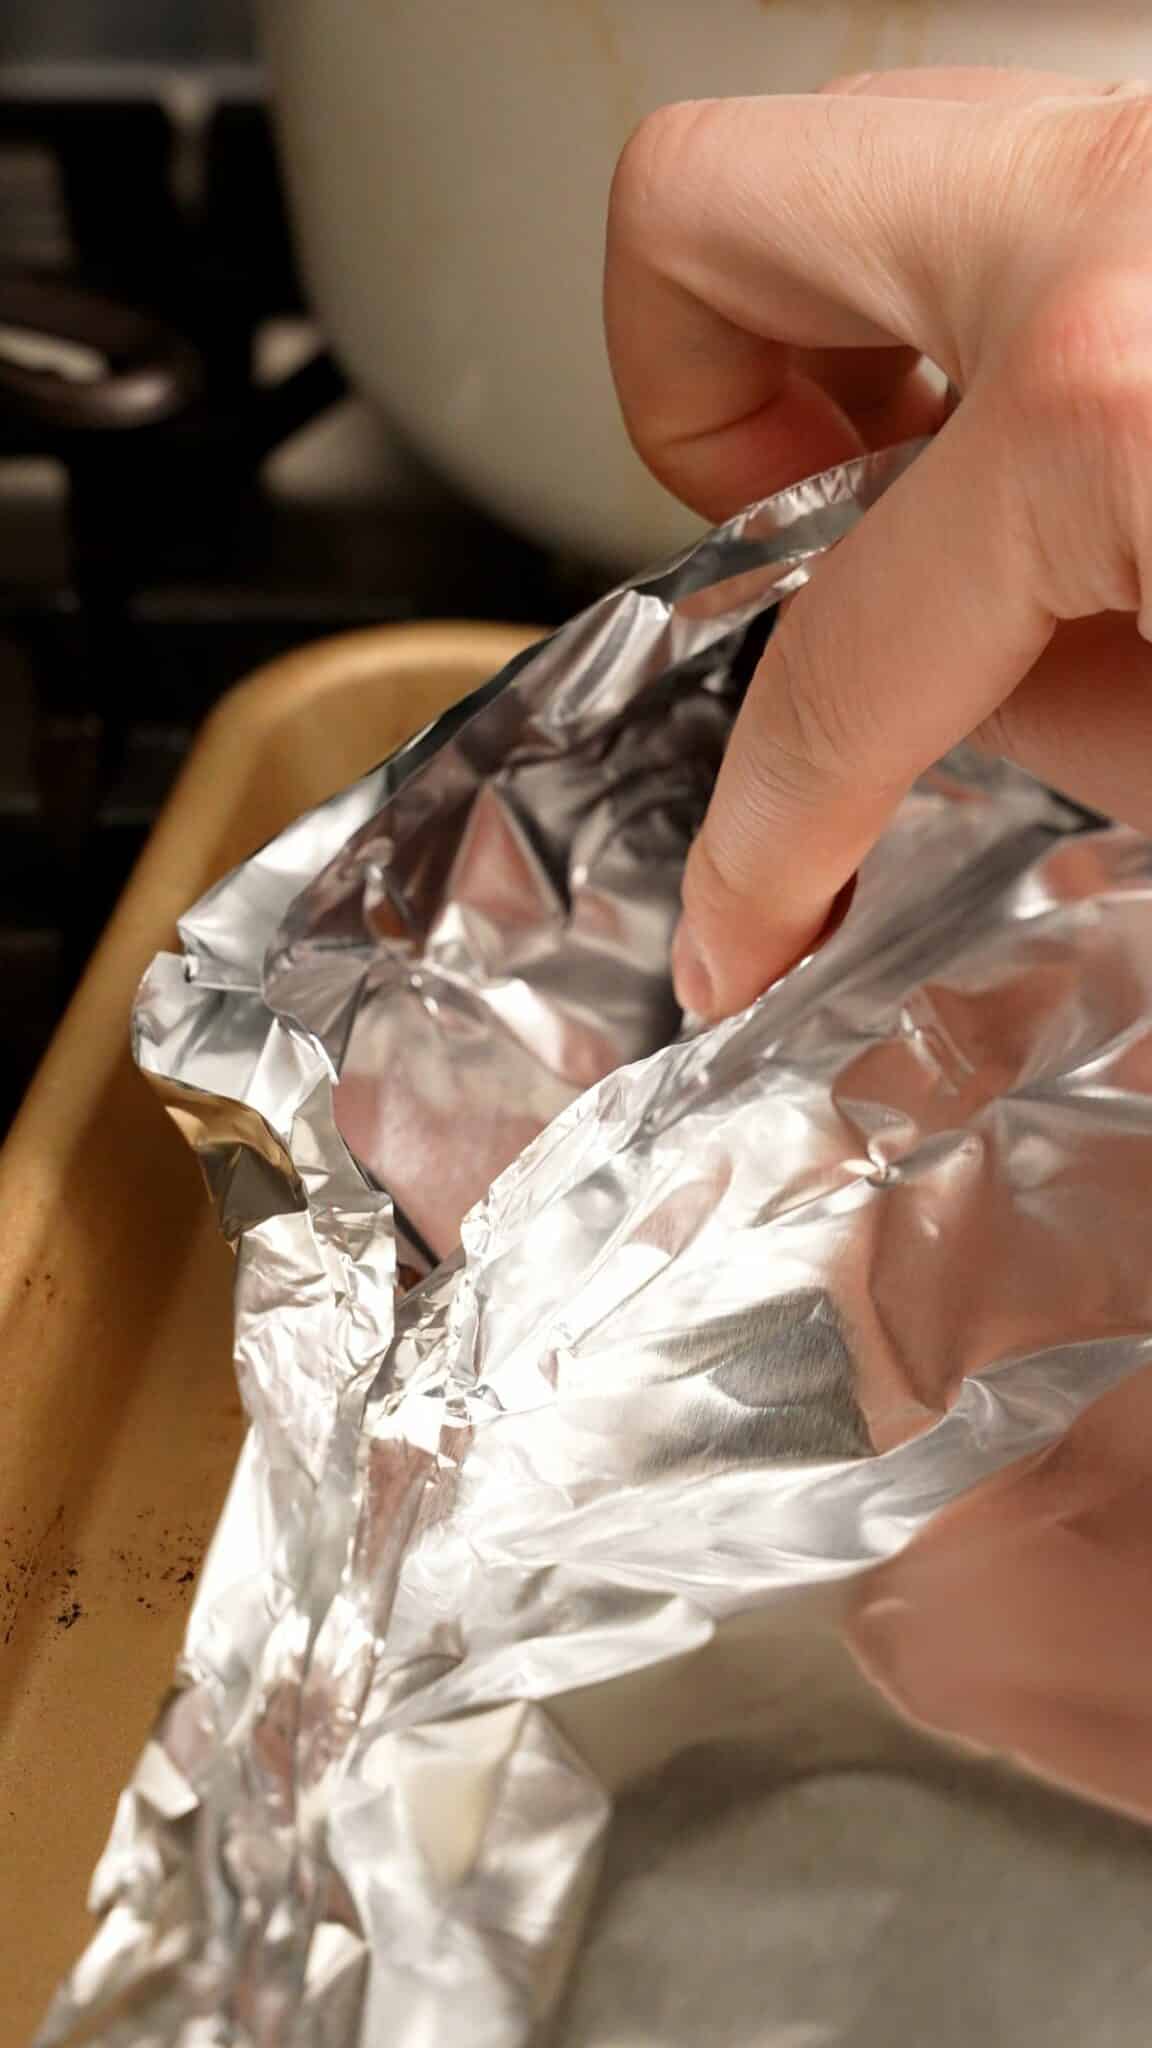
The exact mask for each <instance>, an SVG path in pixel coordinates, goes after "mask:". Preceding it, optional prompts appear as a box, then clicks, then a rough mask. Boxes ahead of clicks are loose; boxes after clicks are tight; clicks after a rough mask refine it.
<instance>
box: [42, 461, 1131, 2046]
mask: <svg viewBox="0 0 1152 2048" xmlns="http://www.w3.org/2000/svg"><path fill="white" fill-rule="evenodd" d="M907 459H909V451H905V452H904V453H902V454H900V455H897V456H895V457H892V458H884V459H873V460H870V461H868V462H865V463H861V464H856V465H852V466H850V467H849V468H848V469H846V470H841V471H837V472H833V473H831V474H830V475H829V476H826V477H823V478H818V479H816V480H814V481H813V482H811V483H808V484H805V485H803V486H800V487H798V488H797V489H796V490H794V491H790V492H788V493H785V494H784V495H783V496H782V497H780V498H777V499H774V500H772V501H770V502H769V503H768V504H766V505H764V506H761V507H757V508H755V509H754V510H753V511H751V512H749V513H747V514H745V515H743V517H742V518H741V519H740V520H737V521H735V522H734V523H733V524H732V525H731V526H730V527H728V528H725V529H723V530H722V531H720V532H719V533H717V534H715V535H712V536H710V537H709V539H708V540H706V541H705V542H704V543H703V544H702V545H701V547H699V548H698V549H696V550H695V551H693V552H692V553H690V554H689V555H687V556H685V557H684V558H683V559H682V560H681V561H679V562H678V563H676V564H674V565H673V566H672V567H671V568H670V569H669V570H668V571H666V572H664V573H663V574H661V575H659V576H655V577H652V578H650V579H648V580H647V581H645V582H642V583H639V584H636V585H633V586H630V587H629V588H628V589H626V590H624V591H621V592H617V593H614V594H613V595H612V596H611V597H609V598H607V599H605V600H604V601H603V602H602V603H601V604H600V605H598V606H597V607H595V608H594V609H593V610H592V611H591V612H590V613H589V614H587V615H585V617H583V618H582V619H580V620H577V621H575V622H574V623H573V624H572V625H571V626H569V627H567V628H565V629H564V631H562V632H561V633H560V634H558V635H557V636H555V637H554V638H553V639H552V640H551V641H549V642H547V643H546V644H545V645H544V646H543V647H542V648H540V649H537V650H535V651H533V652H531V653H530V654H529V655H528V656H527V657H524V658H522V659H521V661H520V662H519V663H517V664H514V665H513V668H512V669H511V670H509V671H508V672H506V673H505V675H504V676H502V677H500V678H497V679H496V680H495V682H494V683H493V684H492V685H490V686H489V687H488V688H487V689H486V690H485V691H483V692H481V693H480V694H479V696H478V697H477V698H475V699H473V700H471V701H470V703H469V705H468V706H466V707H465V708H464V709H463V710H462V711H458V712H456V713H454V714H452V715H451V716H450V717H449V718H448V719H447V720H446V721H444V722H442V724H441V725H440V726H438V727H436V728H434V729H433V730H432V731H431V732H430V733H428V734H426V735H424V736H423V738H422V739H421V740H419V741H418V742H416V743H415V745H414V746H413V747H410V748H408V749H406V750H405V751H404V752H403V753H402V754H401V755H400V756H398V757H397V758H396V759H395V760H394V761H393V762H392V763H390V764H387V765H386V766H385V767H384V768H382V769H381V770H379V771H378V772H377V773H376V774H375V775H373V776H371V777H369V778H367V779H366V780H365V781H364V782H362V783H360V784H359V785H357V786H356V787H355V788H354V789H353V790H351V791H350V792H348V793H347V794H346V795H345V796H343V797H341V798H339V799H337V800H336V801H335V802H334V803H332V804H329V805H327V806H325V807H324V808H322V809H321V810H319V811H318V812H315V813H313V814H312V815H311V816H310V817H308V818H306V819H304V820H302V821H301V822H300V823H299V824H298V825H297V826H295V827H293V828H292V830H291V831H289V832H287V833H285V834H284V835H282V837H281V838H280V839H279V840H277V841H276V842H274V844H273V845H272V846H271V847H269V848H267V849H266V850H265V852H264V853H262V854H261V855H259V856H257V857H256V859H255V860H253V861H251V862H249V863H248V864H247V865H246V866H245V867H244V868H243V869H241V870H239V871H238V872H237V873H236V874H234V875H233V876H232V877H230V878H229V879H228V881H226V882H225V883H223V884H222V885H221V886H220V888H219V889H217V890H216V891H214V892H213V893H212V894H211V895H210V896H209V897H208V898H207V899H205V901H204V902H202V903H201V904H200V905H198V906H197V908H196V909H195V910H194V911H193V912H192V913H191V914H190V915H189V917H188V918H187V919H186V920H185V922H184V925H183V927H182V936H183V943H184V954H183V957H182V958H180V959H176V958H170V957H165V958H162V959H160V960H159V961H157V962H156V963H155V965H154V967H153V969H152V971H151V973H150V975H149V977H148V978H147V980H146V982H145V984H144V987H143V990H142V992H141V996H140V1000H139V1005H138V1010H137V1019H136V1028H137V1045H138V1056H139V1059H140V1063H141V1065H142V1066H143V1068H144V1069H145V1071H146V1072H147V1073H148V1074H149V1075H150V1076H151V1077H152V1079H153V1080H154V1082H155V1084H156V1086H157V1087H158V1089H159V1090H160V1092H161V1093H162V1094H163V1096H164V1098H165V1100H166V1101H167V1102H168V1104H169V1107H170V1108H171V1111H172V1114H173V1115H174V1116H175V1117H177V1119H178V1120H179V1121H180V1123H181V1125H182V1126H183V1128H184V1129H185V1130H186V1131H187V1133H188V1136H189V1138H190V1140H191V1142H192V1143H193V1144H194V1145H195V1146H196V1148H197V1150H198V1152H199V1154H200V1157H201V1160H202V1162H203V1164H204V1167H205V1171H206V1174H207V1177H208V1180H209V1183H210V1186H211V1189H212V1192H213V1196H214V1199H215V1201H216V1203H217V1207H218V1211H219V1214H220V1218H221V1223H222V1226H223V1228H224V1229H225V1230H226V1232H227V1233H228V1235H229V1236H230V1237H231V1238H232V1240H233V1241H234V1242H235V1245H236V1250H237V1306H236V1324H237V1367H238V1373H239V1378H240V1384H241V1387H242V1390H243V1394H244V1399H245V1401H246V1404H247V1408H248V1412H249V1415H250V1417H251V1424H252V1427H251V1431H250V1434H249V1437H248V1441H247V1445H246V1448H245V1451H244V1453H243V1456H242V1458H241V1462H240V1466H239V1469H238V1471H237V1474H236V1479H235V1483H234V1486H233V1488H232V1492H231V1495H230V1498H229V1502H228V1505H227V1508H226V1511H225V1514H224V1517H223V1520H222V1523H221V1526H220V1529H219V1531H218V1534H217V1537H216V1540H215V1542H214V1545H213V1548H212V1551H211V1553H210V1556H209V1558H208V1561H207V1564H206V1567H205V1571H204V1574H203V1577H202V1581H201V1584H200V1587H199V1590H198V1595H197V1599H196V1603H195V1606H194V1610H193V1613H192V1617H191V1621H190V1626H189V1631H188V1637H187V1642H186V1645H185V1650H184V1654H183V1658H182V1662H181V1666H180V1670H179V1673H178V1677H177V1682H176V1685H175V1688H174V1690H173V1693H172V1695H171V1698H170V1699H169V1701H168V1703H167V1705H166V1706H165V1708H164V1710H163V1712H162V1714H161V1716H160V1719H159V1722H158V1725H157V1728H156V1732H155V1736H154V1739H153V1741H152V1742H151V1744H150V1745H149V1747H148V1749H147V1751H146V1752H145V1755H144V1756H143V1758H142V1759H141V1762H140V1765H139V1767H138V1770H137V1772H136V1775H135V1778H134V1779H133V1782H132V1784H131V1786H130V1787H129V1789H128V1790H127V1791H126V1792H125V1794H124V1795H123V1798H122V1800H121V1803H120V1807H119V1810H118V1814H117V1818H116V1822H115V1826H114V1830H113V1834H112V1839H111V1841H110V1843H109V1846H108V1849H107V1851H106V1853H105V1856H104V1858H103V1861H102V1863H101V1865H100V1868H99V1870H98V1872H97V1875H96V1878H95V1881H94V1887H93V1897H92V1903H93V1908H94V1910H95V1911H96V1913H97V1914H99V1915H100V1926H99V1929H98V1932H97V1934H96V1936H95V1938H94V1940H93V1943H92V1945H91V1947H90V1949H89V1950H88V1952H87V1954H86V1955H85V1956H84V1957H83V1958H82V1960H81V1961H80V1963H79V1964H78V1965H77V1967H76V1969H75V1971H74V1972H73V1974H72V1976H71V1977H70V1979H69V1981H68V1982H67V1984H66V1985H65V1986H64V1987H63V1988H62V1990H61V1992H60V1994H59V1996H58V1999H57V2001H56V2003H55V2006H54V2008H53V2010H52V2013H51V2014H50V2016H49V2018H48V2020H47V2022H46V2024H45V2027H44V2029H43V2032H42V2034H41V2036H40V2041H41V2043H42V2044H43V2048H50V2044H51V2048H63V2044H69V2048H74V2044H75V2048H78V2044H80V2043H81V2042H84V2043H94V2042H99V2043H102V2044H107V2048H128V2044H131V2048H160V2044H165V2048H167V2044H180V2048H209V2044H211V2048H222V2044H225V2043H227V2044H236V2048H273V2044H275V2048H280V2044H286V2048H287V2044H292V2048H439V2044H442V2043H443V2044H449V2043H457V2042H459V2043H465V2042H466V2043H468V2044H471V2048H517V2044H526V2043H538V2042H543V2041H545V2040H547V2041H548V2042H550V2043H556V2044H560V2048H689V2044H691V2048H904V2044H908V2048H912V2044H915V2048H921V2044H923V2043H927V2042H929V2041H930V2042H932V2043H933V2044H934V2048H973V2044H975V2043H977V2042H979V2043H980V2044H981V2048H983V2044H985V2043H986V2042H989V2041H993V2042H1001V2041H1002V2042H1005V2043H1007V2042H1011V2043H1012V2044H1013V2048H1031V2044H1036V2048H1040V2044H1041V2043H1042V2044H1043V2048H1065V2044H1067V2048H1072V2044H1075V2048H1082V2044H1083V2043H1084V2042H1086V2041H1089V2040H1090V2041H1093V2042H1097V2041H1098V2042H1101V2043H1103V2042H1107V2043H1108V2044H1109V2048H1129V2044H1132V2048H1135V2044H1136V2043H1137V2042H1140V2043H1141V2044H1143V2043H1144V2041H1145V2040H1146V2038H1147V2012H1148V2009H1149V1997H1150V1994H1152V1944H1150V1942H1149V1938H1148V1914H1147V1898H1148V1895H1149V1893H1148V1888H1149V1883H1150V1881H1152V1832H1150V1831H1149V1830H1148V1829H1147V1828H1146V1826H1145V1818H1146V1816H1147V1815H1149V1814H1152V1769H1150V1767H1149V1763H1148V1760H1147V1752H1148V1744H1147V1738H1146V1730H1147V1716H1148V1708H1149V1704H1150V1702H1152V1648H1150V1645H1149V1635H1148V1630H1147V1626H1146V1623H1145V1621H1144V1618H1143V1607H1144V1603H1145V1594H1146V1587H1147V1571H1148V1567H1149V1564H1150V1562H1152V1513H1149V1511H1148V1510H1147V1509H1146V1508H1145V1505H1144V1494H1145V1493H1146V1486H1145V1484H1144V1475H1145V1473H1146V1471H1147V1460H1148V1455H1149V1454H1150V1453H1152V1267H1150V1262H1149V1257H1148V1252H1149V1230H1148V1227H1147V1223H1146V1210H1147V1190H1148V1188H1149V1186H1150V1185H1152V1030H1150V1022H1149V1020H1150V1018H1152V849H1150V848H1149V847H1148V845H1147V844H1146V843H1145V842H1144V841H1142V840H1139V839H1137V838H1135V837H1134V836H1132V835H1130V834H1126V833H1123V832H1119V831H1114V830H1106V829H1086V828H1085V822H1084V820H1083V819H1082V818H1080V817H1078V816H1077V815H1076V814H1075V813H1073V812H1072V811H1071V810H1070V809H1069V808H1068V807H1066V806H1064V805H1063V804H1061V803H1060V802H1059V801H1058V800H1057V799H1055V798H1053V797H1051V796H1050V795H1048V794H1047V793H1045V792H1044V791H1043V790H1041V789H1039V788H1038V787H1037V786H1036V785H1034V784H1032V783H1030V782H1028V781H1027V780H1026V779H1025V778H1024V777H1022V776H1020V775H1018V774H1016V773H1015V772H1013V771H1011V770H1009V769H1008V768H1006V767H1003V766H1001V765H998V764H993V763H989V762H986V761H981V760H980V759H978V758H976V757H967V756H960V757H957V758H955V759H953V760H951V761H949V762H947V763H945V764H944V765H943V766H942V767H941V768H940V769H939V770H937V771H936V772H935V773H934V774H933V775H931V776H929V777H927V778H925V780H924V782H923V783H922V784H921V785H920V786H919V787H918V788H917V790H916V791H915V792H914V793H913V794H912V795H911V796H910V797H909V799H908V800H907V802H906V803H905V804H904V806H903V808H902V810H901V812H900V814H899V816H898V817H897V819H896V821H895V823H894V824H893V826H892V828H891V830H890V832H889V834H888V835H887V837H886V839H885V841H884V842H883V843H882V845H881V846H880V847H879V848H878V849H877V851H876V852H875V854H874V855H873V856H872V857H871V859H870V860H869V862H868V863H867V864H866V867H865V870H864V873H863V875H862V877H861V883H860V887H859V890H858V892H857V896H856V900H855V903H854V906H853V909H852V911H851V914H850V916H849V917H848V919H847V921H846V923H845V924H844V926H843V927H842V929H841V930H840V931H839V933H838V934H837V935H836V937H835V938H834V939H833V940H832V941H831V942H830V943H829V944H828V945H827V946H826V947H825V948H824V949H823V950H822V951H821V953H820V954H818V955H817V956H816V957H815V958H813V959H812V960H809V961H807V962H805V963H803V964H802V965H801V966H800V967H799V968H798V969H796V970H795V971H794V972H793V973H792V974H791V975H790V976H788V977H787V979H786V980H785V981H784V982H782V983H781V984H780V985H779V986H778V987H776V988H775V989H773V990H772V991H770V992H769V994H768V995H766V996H765V997H764V998H762V999H761V1001H760V1002H759V1003H758V1004H756V1005H755V1006H754V1008H753V1009H751V1010H750V1011H749V1012H747V1013H746V1014H745V1015H743V1016H742V1017H739V1018H737V1019H735V1020H733V1021H731V1022H729V1023H727V1024H724V1025H722V1026H720V1027H718V1028H716V1029H713V1030H710V1031H708V1032H705V1033H695V1034H694V1033H692V1032H681V1031H680V1019H679V1018H678V1016H677V1014H676V1012H675V1009H674V1006H673V1003H672V998H671V995H670V992H669V987H668V977H667V952H668V942H669V937H670V933H671V928H672V924H673V921H674V917H675V909H676V898H677V889H678V880H679V874H680V871H681V868H682V865H683V859H684V854H685V851H686V848H687V845H688V843H689V840H690V837H691V834H692V832H693V830H694V829H695V825H696V823H697V821H698V818H699V816H700V813H701V810H702V807H703V804H704V802H705V801H706V798H707V792H708V788H709V785H710V782H711V779H712V776H713V774H714V772H715V766H716V762H717V759H718V757H719V754H720V752H721V750H722V748H723V744H724V739H725V735H726V732H727V729H728V726H729V723H730V720H731V717H732V714H733V711H734V708H735V705H736V703H737V701H738V698H739V694H740V690H741V687H742V684H743V682H744V680H746V678H747V674H748V673H749V670H750V668H751V666H752V665H753V663H754V660H755V657H756V654H757V652H758V649H759V647H760V646H761V644H762V641H763V635H764V631H765V623H764V622H765V615H766V611H767V610H768V609H770V607H771V606H772V605H773V604H774V603H776V602H777V601H778V600H779V599H780V598H781V597H782V596H784V595H787V594H789V593H790V592H791V591H792V590H794V589H796V588H797V587H799V585H800V583H801V582H803V581H804V580H805V578H806V577H807V576H808V574H809V573H810V569H811V566H812V564H813V562H814V561H815V559H816V558H817V557H818V556H819V554H820V553H821V552H822V551H823V550H824V549H825V548H827V547H828V546H829V545H831V544H832V543H833V542H834V541H835V540H837V539H838V538H839V537H840V536H841V535H842V534H843V533H844V532H845V531H847V530H848V527H849V526H850V524H851V522H852V520H853V519H854V518H855V517H856V516H858V513H859V511H860V509H861V507H863V506H866V505H867V503H869V502H870V500H871V498H872V497H873V496H874V495H875V494H876V492H877V491H879V490H880V489H882V488H884V487H885V485H886V484H887V483H888V482H889V481H891V479H892V477H893V475H895V474H896V473H897V472H898V471H899V469H900V467H901V466H902V464H903V462H905V461H906V460H907ZM812 601H813V602H815V601H817V600H816V597H815V594H814V595H813V599H812ZM490 1183H491V1186H490V1188H489V1184H490ZM385 1189H387V1190H388V1191H389V1192H388V1193H386V1192H385ZM390 1194H391V1195H394V1196H395V1198H396V1211H397V1213H396V1215H395V1216H394V1212H393V1206H392V1202H391V1200H390V1198H389V1197H390ZM465 1212H467V1213H466V1214H465ZM462 1215H463V1216H464V1221H463V1224H462V1226H461V1227H459V1229H458V1226H460V1218H461V1216H462ZM457 1235H459V1237H460V1244H459V1247H458V1248H455V1243H456V1238H457ZM398 1246H399V1252H398ZM443 1254H447V1256H445V1257H443V1259H442V1263H440V1264H439V1265H434V1261H435V1259H436V1257H437V1256H438V1255H443ZM398 1259H399V1261H400V1263H402V1264H404V1265H407V1266H409V1267H411V1268H412V1269H413V1271H414V1272H415V1271H416V1270H418V1269H420V1268H421V1267H423V1268H428V1267H433V1268H434V1269H433V1270H430V1271H427V1272H426V1274H425V1277H423V1278H422V1279H420V1281H419V1284H417V1285H416V1286H414V1287H413V1288H411V1289H410V1291H408V1292H407V1293H402V1292H401V1291H400V1290H399V1289H398V1287H397V1284H396V1282H397V1264H398Z"/></svg>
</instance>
